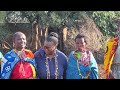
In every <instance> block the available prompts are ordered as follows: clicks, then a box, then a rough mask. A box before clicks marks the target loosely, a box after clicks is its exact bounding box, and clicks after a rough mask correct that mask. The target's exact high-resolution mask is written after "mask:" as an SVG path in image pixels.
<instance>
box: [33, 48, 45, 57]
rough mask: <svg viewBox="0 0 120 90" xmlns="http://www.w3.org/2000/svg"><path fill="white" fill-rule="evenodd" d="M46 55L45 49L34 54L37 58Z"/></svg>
mask: <svg viewBox="0 0 120 90" xmlns="http://www.w3.org/2000/svg"><path fill="white" fill-rule="evenodd" d="M43 54H44V49H43V48H40V49H39V50H37V51H36V52H35V53H34V56H35V57H38V56H39V57H40V56H43Z"/></svg>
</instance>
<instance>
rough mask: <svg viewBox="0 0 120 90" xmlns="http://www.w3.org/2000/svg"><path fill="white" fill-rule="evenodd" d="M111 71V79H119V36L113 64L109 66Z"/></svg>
mask: <svg viewBox="0 0 120 90" xmlns="http://www.w3.org/2000/svg"><path fill="white" fill-rule="evenodd" d="M111 71H112V77H113V78H114V79H120V35H119V40H118V47H117V50H116V52H115V56H114V59H113V63H112V65H111ZM110 78H111V77H110Z"/></svg>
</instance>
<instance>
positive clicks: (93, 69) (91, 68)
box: [66, 51, 98, 79]
mask: <svg viewBox="0 0 120 90" xmlns="http://www.w3.org/2000/svg"><path fill="white" fill-rule="evenodd" d="M89 53H90V65H88V66H85V65H83V64H82V63H81V62H80V63H77V60H76V58H75V56H74V55H73V54H74V51H72V52H71V53H70V55H69V57H68V67H67V71H66V78H67V79H87V78H82V76H83V77H85V76H87V75H88V73H89V79H98V66H97V63H96V60H95V58H94V57H93V55H92V53H91V52H90V51H89ZM78 66H79V69H80V72H79V69H78ZM80 74H81V75H82V76H81V75H80Z"/></svg>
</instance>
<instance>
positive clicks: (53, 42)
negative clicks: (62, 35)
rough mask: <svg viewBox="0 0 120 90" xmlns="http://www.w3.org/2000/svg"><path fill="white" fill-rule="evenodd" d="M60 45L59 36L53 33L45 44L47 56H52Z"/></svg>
mask: <svg viewBox="0 0 120 90" xmlns="http://www.w3.org/2000/svg"><path fill="white" fill-rule="evenodd" d="M57 45H58V34H57V33H55V32H51V33H50V34H49V35H48V37H47V38H46V39H45V42H44V46H43V48H44V50H45V53H46V54H47V55H52V54H53V53H54V52H55V49H56V48H57Z"/></svg>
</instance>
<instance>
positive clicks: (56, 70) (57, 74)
mask: <svg viewBox="0 0 120 90" xmlns="http://www.w3.org/2000/svg"><path fill="white" fill-rule="evenodd" d="M54 58H55V79H58V76H59V73H58V61H57V54H55V56H54ZM48 59H49V57H46V71H47V79H50V69H49V63H48Z"/></svg>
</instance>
